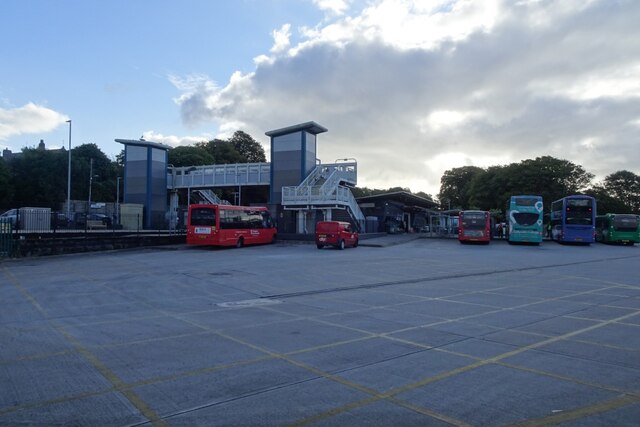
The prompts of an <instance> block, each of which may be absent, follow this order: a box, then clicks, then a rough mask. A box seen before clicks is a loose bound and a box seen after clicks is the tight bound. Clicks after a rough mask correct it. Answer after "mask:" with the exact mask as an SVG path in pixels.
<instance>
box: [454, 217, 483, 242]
mask: <svg viewBox="0 0 640 427" xmlns="http://www.w3.org/2000/svg"><path fill="white" fill-rule="evenodd" d="M458 227H459V231H458V240H459V241H460V243H466V242H485V243H489V241H490V240H491V216H490V214H489V212H487V211H462V212H460V219H459V222H458Z"/></svg>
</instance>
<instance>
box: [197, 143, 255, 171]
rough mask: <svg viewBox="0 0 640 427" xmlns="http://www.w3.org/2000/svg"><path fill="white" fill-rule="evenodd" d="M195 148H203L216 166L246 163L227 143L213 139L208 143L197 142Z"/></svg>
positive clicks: (231, 145)
mask: <svg viewBox="0 0 640 427" xmlns="http://www.w3.org/2000/svg"><path fill="white" fill-rule="evenodd" d="M196 147H202V148H204V149H205V150H206V151H207V152H208V153H209V154H210V155H211V156H213V158H214V159H215V160H216V162H215V163H216V164H219V165H222V164H230V163H246V161H245V157H244V156H243V155H242V154H240V152H239V151H238V150H236V147H234V145H233V144H232V143H230V142H229V141H225V140H222V139H214V140H212V141H209V142H199V143H197V144H196Z"/></svg>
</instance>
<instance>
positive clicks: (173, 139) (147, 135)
mask: <svg viewBox="0 0 640 427" xmlns="http://www.w3.org/2000/svg"><path fill="white" fill-rule="evenodd" d="M142 138H143V139H145V140H147V141H152V142H159V143H160V144H165V145H168V146H170V147H174V148H175V147H181V146H190V145H194V144H196V143H198V142H203V141H204V142H206V141H210V140H212V139H214V136H213V135H210V134H204V135H198V136H176V135H163V134H161V133H158V132H155V131H152V130H148V131H146V132H144V133H143V134H142Z"/></svg>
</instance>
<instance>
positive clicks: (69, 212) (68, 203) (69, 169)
mask: <svg viewBox="0 0 640 427" xmlns="http://www.w3.org/2000/svg"><path fill="white" fill-rule="evenodd" d="M67 123H69V165H68V166H67V220H71V120H67Z"/></svg>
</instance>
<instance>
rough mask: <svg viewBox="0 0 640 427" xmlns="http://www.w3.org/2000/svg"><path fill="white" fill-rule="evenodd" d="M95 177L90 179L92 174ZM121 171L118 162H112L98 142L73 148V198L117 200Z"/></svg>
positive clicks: (101, 200) (104, 200)
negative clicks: (117, 186)
mask: <svg viewBox="0 0 640 427" xmlns="http://www.w3.org/2000/svg"><path fill="white" fill-rule="evenodd" d="M91 159H93V167H91ZM91 173H93V177H92V178H91V179H90V175H91ZM119 173H121V171H120V170H119V168H118V164H117V163H116V162H112V161H111V160H110V159H109V158H108V157H107V155H106V154H104V152H103V151H102V150H100V148H98V146H97V145H96V144H82V145H79V146H77V147H75V148H73V149H72V150H71V198H72V199H74V200H87V201H88V200H89V185H90V182H91V200H92V201H99V202H114V201H115V200H116V183H117V177H118V175H119Z"/></svg>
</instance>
